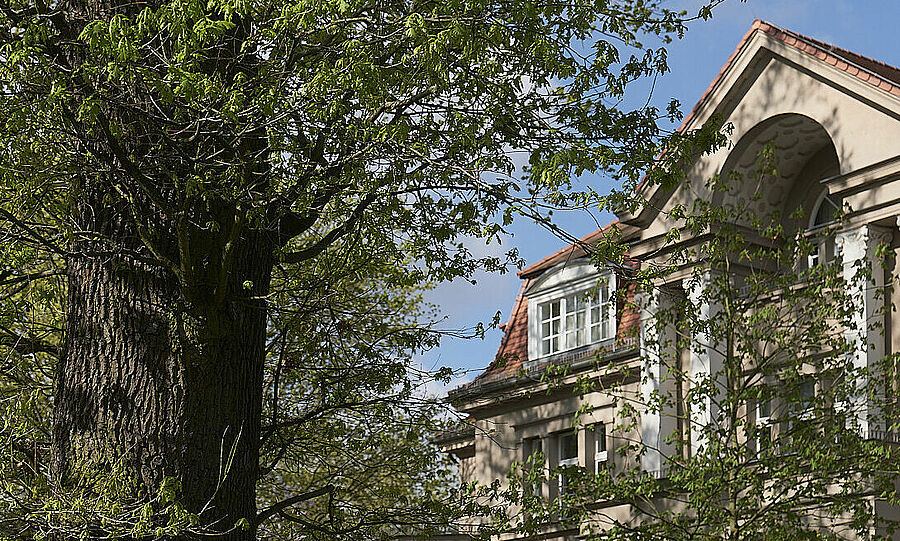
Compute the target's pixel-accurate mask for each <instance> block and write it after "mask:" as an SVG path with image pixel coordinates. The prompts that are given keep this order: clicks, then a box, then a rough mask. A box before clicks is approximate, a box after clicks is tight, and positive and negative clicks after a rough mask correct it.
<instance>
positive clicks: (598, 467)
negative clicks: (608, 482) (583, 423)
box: [594, 423, 609, 473]
mask: <svg viewBox="0 0 900 541" xmlns="http://www.w3.org/2000/svg"><path fill="white" fill-rule="evenodd" d="M608 459H609V453H608V452H607V450H606V425H605V424H603V423H597V424H595V425H594V472H596V473H600V472H601V471H602V470H603V468H604V467H605V466H606V461H607V460H608Z"/></svg>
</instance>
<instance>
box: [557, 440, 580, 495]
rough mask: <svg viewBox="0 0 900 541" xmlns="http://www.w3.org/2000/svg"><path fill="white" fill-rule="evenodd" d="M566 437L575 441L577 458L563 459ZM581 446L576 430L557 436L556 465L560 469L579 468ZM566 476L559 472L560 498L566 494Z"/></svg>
mask: <svg viewBox="0 0 900 541" xmlns="http://www.w3.org/2000/svg"><path fill="white" fill-rule="evenodd" d="M565 437H571V438H572V439H573V440H575V456H574V457H569V458H563V439H564V438H565ZM578 451H579V445H578V432H576V431H574V430H569V431H566V432H560V433H559V434H557V435H556V457H557V459H556V465H557V467H559V468H577V467H578V466H579V465H580V464H579V463H578V458H579V452H578ZM565 477H566V474H565V473H563V472H559V476H558V478H557V487H558V490H559V496H560V498H562V496H563V495H564V494H566V482H565Z"/></svg>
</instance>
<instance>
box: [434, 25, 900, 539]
mask: <svg viewBox="0 0 900 541" xmlns="http://www.w3.org/2000/svg"><path fill="white" fill-rule="evenodd" d="M712 119H719V120H720V121H721V122H722V123H723V124H725V125H728V126H730V128H731V129H730V131H729V132H728V139H729V144H727V145H725V146H723V147H722V148H720V149H719V150H718V151H716V152H714V153H711V154H706V155H703V156H700V157H699V158H696V159H695V160H694V161H693V162H692V163H690V164H689V166H688V167H687V172H686V174H687V179H688V180H687V182H685V183H684V184H682V185H681V186H678V187H676V188H665V187H663V186H643V187H641V188H639V189H640V190H643V192H642V193H641V194H640V195H641V196H642V197H643V198H644V199H645V201H646V202H647V204H645V205H644V206H643V207H642V208H641V209H640V210H639V211H638V212H636V213H628V212H624V211H623V212H622V213H620V215H619V216H618V220H617V221H616V222H615V223H613V224H611V225H609V226H607V227H606V228H603V229H600V230H598V231H596V232H594V233H592V234H590V235H588V236H587V237H585V238H584V239H582V243H579V244H577V245H572V246H569V247H567V248H565V249H563V250H561V251H559V252H558V253H556V254H553V255H551V256H549V257H547V258H546V259H544V260H542V261H540V262H538V263H535V264H533V265H531V266H529V267H527V268H525V269H524V270H522V271H520V272H519V277H520V278H521V280H522V287H521V292H520V294H519V296H518V298H517V299H516V301H515V304H514V308H513V310H512V313H511V316H510V319H509V320H508V322H507V323H506V324H505V327H504V336H503V339H502V342H501V344H500V348H499V351H498V354H497V357H496V360H495V361H494V362H493V363H492V364H491V365H490V366H489V367H488V369H487V370H486V371H485V372H484V373H483V374H481V375H480V376H478V377H477V378H476V379H475V380H474V381H472V382H471V383H468V384H466V385H463V386H462V387H460V388H457V389H455V390H454V391H452V392H451V393H450V395H449V398H450V401H451V402H452V403H453V405H454V407H455V408H456V409H457V410H458V411H459V412H461V413H462V414H464V415H465V416H466V417H467V419H468V420H467V422H466V423H465V424H464V425H463V426H462V427H461V428H460V430H458V431H456V432H452V433H446V434H444V435H442V436H441V438H440V442H441V444H442V445H443V446H444V447H445V449H447V450H448V451H449V452H450V453H452V454H453V455H455V456H456V457H457V458H458V460H459V469H460V475H461V477H462V480H463V481H465V482H470V481H477V482H479V483H481V484H483V485H489V484H490V483H491V482H493V481H494V480H496V479H501V480H503V479H505V478H506V476H507V474H508V472H509V471H510V469H511V468H513V467H514V465H515V464H518V463H523V462H525V461H526V460H527V458H528V457H530V456H533V455H535V452H536V451H540V453H539V454H538V456H541V460H543V461H544V466H545V467H546V470H547V471H551V470H553V468H555V467H560V466H569V465H571V466H577V467H579V468H581V469H583V470H584V471H587V472H599V471H601V470H604V469H612V470H616V471H623V470H625V469H629V468H631V469H638V470H640V471H642V472H644V473H645V474H646V475H651V476H654V477H655V478H660V477H665V475H666V468H667V466H666V464H667V461H669V460H672V457H676V456H677V457H681V456H685V457H689V456H690V455H691V453H692V452H696V450H697V449H698V448H699V447H700V446H702V445H703V441H702V438H703V436H702V431H700V430H697V429H694V430H693V431H692V430H691V428H690V427H691V426H695V427H696V426H705V425H706V424H708V423H709V422H710V420H711V419H712V418H713V417H714V416H715V408H716V406H715V404H714V402H715V400H710V398H709V396H707V398H706V400H707V402H708V403H694V404H692V405H691V406H690V407H688V406H682V405H681V404H682V403H681V401H680V399H679V400H676V401H674V402H673V403H672V404H668V405H665V406H662V407H658V408H645V409H644V410H643V411H640V412H639V416H638V420H637V422H636V423H635V424H634V425H633V426H631V427H630V428H623V427H622V422H621V418H622V415H621V413H622V412H621V411H620V409H621V408H622V399H621V398H622V395H621V393H622V392H625V393H631V395H632V396H634V397H638V398H643V399H644V401H646V400H649V399H650V398H651V397H653V396H658V395H659V393H661V392H662V391H666V393H668V394H671V395H672V396H679V397H682V396H686V395H688V394H689V393H690V392H691V388H690V387H691V385H692V382H697V381H702V379H703V377H704V374H705V375H707V376H708V375H710V374H714V373H715V372H716V371H717V367H720V366H721V363H722V359H720V358H719V352H717V351H716V350H715V348H712V347H709V348H706V349H704V348H703V347H686V348H684V347H683V348H681V349H679V350H677V351H675V350H674V349H673V350H672V351H661V350H662V349H665V348H666V347H667V345H671V344H674V343H675V342H676V340H674V339H673V340H669V341H667V340H663V339H661V337H660V336H659V333H660V332H664V331H660V330H656V329H657V326H655V325H654V323H653V318H654V314H655V313H657V312H659V311H660V310H663V309H664V308H665V305H666V303H669V302H672V301H671V299H672V298H680V299H692V300H693V306H695V307H697V310H698V311H699V312H700V313H699V315H700V317H701V318H702V317H714V314H715V313H716V310H718V309H719V307H717V306H715V305H714V303H712V302H709V301H708V300H705V299H704V297H703V295H702V293H701V291H702V288H703V287H704V284H703V283H702V282H703V281H702V279H701V280H700V281H699V282H698V279H697V276H698V273H697V270H698V266H702V265H704V262H703V261H700V260H698V261H687V262H681V264H680V265H675V266H674V267H673V269H672V270H671V272H667V273H666V274H665V275H662V276H660V277H657V278H656V279H655V280H656V282H655V283H654V288H653V292H647V291H638V292H635V291H634V290H633V289H629V288H630V287H631V286H630V282H629V279H628V277H629V276H630V273H631V272H633V271H634V269H636V268H645V267H647V266H653V265H660V266H663V265H671V261H669V260H667V257H669V255H670V254H671V253H672V250H673V248H672V246H673V244H672V241H671V238H672V237H671V235H670V232H672V231H673V230H679V229H682V228H683V227H684V224H683V223H682V222H679V220H678V219H677V218H676V217H677V215H678V213H677V212H674V211H675V210H676V209H677V208H679V207H681V206H689V205H691V204H693V202H694V201H696V200H700V201H706V202H710V203H711V204H712V205H714V206H723V207H726V206H729V205H733V204H735V203H736V202H737V200H738V199H742V198H743V199H742V200H744V201H750V202H751V203H752V205H753V206H754V208H755V209H756V211H758V212H759V213H760V214H765V215H767V216H772V215H778V213H781V214H782V215H783V216H785V217H784V218H783V220H782V222H783V224H784V225H785V227H787V228H794V229H795V230H796V231H797V232H798V234H799V235H801V236H803V235H806V238H809V239H811V244H812V246H813V250H811V251H810V252H809V254H808V256H806V259H805V263H804V264H805V265H807V266H808V267H810V268H812V267H815V266H817V265H821V264H824V263H826V262H834V261H838V262H839V263H838V264H839V265H840V266H842V269H841V270H842V272H843V274H844V276H845V277H849V276H851V275H853V274H854V273H856V272H858V270H857V269H859V268H861V266H860V262H863V263H865V262H871V263H873V264H872V265H871V266H870V268H871V269H873V270H872V272H871V276H870V277H867V279H866V281H865V284H867V285H864V286H848V287H859V288H860V289H859V291H855V292H854V293H857V294H858V295H857V296H858V297H859V299H860V305H859V307H858V310H857V312H858V314H857V316H855V317H857V318H858V319H859V321H860V323H861V324H860V325H859V326H858V327H856V328H855V329H853V330H851V329H850V328H849V327H848V328H847V329H846V330H844V331H840V332H842V333H844V334H845V335H846V338H847V339H848V341H849V342H851V343H857V344H862V346H861V347H857V348H853V349H852V350H851V351H850V352H849V353H848V355H850V356H851V357H852V359H851V363H852V364H853V365H854V366H860V367H869V366H874V365H875V364H877V363H878V362H879V361H880V360H881V359H884V358H885V357H886V356H890V355H892V354H894V353H897V352H900V325H896V326H895V325H893V324H892V323H893V320H892V316H891V312H890V311H889V310H887V311H886V310H884V307H885V306H886V305H887V304H886V303H890V304H893V305H900V298H898V296H900V288H891V287H889V286H890V285H891V284H893V283H894V282H895V281H896V279H897V277H898V275H900V267H898V266H897V264H896V258H895V257H893V254H894V253H895V252H896V249H897V247H898V246H900V233H898V222H900V70H898V69H897V68H894V67H891V66H888V65H886V64H883V63H880V62H877V61H875V60H872V59H869V58H866V57H863V56H860V55H857V54H855V53H852V52H850V51H846V50H843V49H840V48H837V47H834V46H831V45H828V44H825V43H822V42H820V41H817V40H814V39H812V38H808V37H805V36H801V35H799V34H796V33H794V32H791V31H788V30H785V29H782V28H778V27H776V26H774V25H772V24H769V23H765V22H762V21H756V22H755V23H754V24H753V26H752V28H751V29H750V31H749V32H748V33H747V35H746V36H744V38H743V39H742V40H741V42H740V44H739V45H738V47H737V49H736V51H735V52H734V54H733V55H732V57H731V58H730V59H729V61H728V62H727V64H726V65H725V66H724V67H723V68H722V70H721V71H720V73H719V75H718V76H717V77H716V79H715V80H714V81H713V82H712V84H711V85H710V87H709V89H708V90H707V91H706V92H705V94H704V95H703V97H702V98H701V100H700V101H699V103H698V104H697V105H696V106H695V107H694V109H693V111H692V112H691V114H690V115H689V116H688V117H687V118H686V119H685V121H684V123H683V125H682V128H681V129H682V130H685V131H692V130H695V129H698V128H699V127H701V126H703V125H704V124H705V123H707V122H710V121H711V120H712ZM766 148H774V149H776V150H777V152H778V162H777V163H778V166H777V170H775V171H772V174H771V175H770V176H769V180H768V181H767V183H766V184H765V185H764V186H762V189H761V186H760V184H759V183H756V184H754V183H753V182H743V184H742V185H740V186H738V188H737V189H736V190H735V191H731V192H722V191H718V190H716V188H715V186H713V185H711V184H710V183H709V182H708V180H709V179H710V178H716V177H717V176H718V177H724V176H726V175H732V176H733V178H743V179H749V178H754V172H753V170H754V168H755V167H757V166H758V163H759V156H760V154H761V153H762V151H763V150H764V149H766ZM794 208H802V209H803V210H804V212H803V214H802V217H797V216H793V217H791V218H788V217H787V216H788V215H789V214H791V210H792V209H794ZM839 209H843V210H844V211H845V214H844V217H843V220H842V221H841V222H840V223H839V224H837V225H835V224H832V227H833V228H834V229H836V233H835V235H834V237H833V238H832V239H831V240H827V241H826V240H822V241H818V240H816V239H815V237H813V236H811V235H813V234H814V233H815V232H816V231H817V230H818V228H820V227H821V226H823V224H829V223H831V222H832V220H831V218H832V215H833V214H834V212H835V211H836V210H839ZM612 230H615V232H616V235H617V236H618V237H619V238H620V239H622V240H623V241H624V242H626V243H627V245H628V253H629V257H630V259H629V260H627V261H626V263H625V264H620V265H618V266H617V265H607V266H605V267H602V268H601V269H600V270H598V268H597V266H596V265H595V264H594V263H593V262H592V261H591V259H590V258H589V257H587V255H588V252H589V251H590V248H589V247H590V245H591V244H592V243H593V242H596V241H597V239H599V238H601V237H603V236H604V235H606V234H609V233H610V232H611V231H612ZM697 241H698V235H696V234H689V233H687V232H684V233H683V234H682V235H681V237H680V238H679V240H678V241H677V242H675V243H674V245H675V247H683V246H686V245H689V244H690V243H692V242H697ZM885 250H887V252H888V254H887V255H888V257H887V259H886V260H885V259H883V258H882V259H879V260H878V261H877V262H876V258H878V257H881V256H884V255H885ZM882 261H886V263H883V262H882ZM699 276H701V277H702V276H703V274H702V273H700V274H699ZM848 283H849V282H848ZM659 328H660V329H661V328H662V327H659ZM652 333H656V334H655V335H653V334H652ZM671 347H672V348H675V346H674V345H673V346H671ZM663 356H668V357H669V358H670V359H671V358H676V361H674V362H676V363H678V364H679V366H680V367H681V369H682V370H683V373H684V374H687V375H688V376H689V377H685V378H683V379H677V378H673V377H667V373H666V371H667V368H666V366H667V363H663V362H660V361H659V359H661V358H662V357H663ZM548 367H551V368H552V367H560V368H559V370H557V371H556V372H555V373H556V377H554V378H548V377H547V374H548ZM551 372H552V371H551ZM585 378H587V379H591V380H593V381H594V382H598V381H599V382H601V384H599V385H594V386H592V387H591V388H590V389H588V390H586V391H585V390H584V389H582V388H580V387H579V382H580V381H584V379H585ZM603 378H613V379H616V378H618V379H616V381H617V388H618V389H619V390H620V392H619V394H618V395H616V394H615V393H609V392H605V391H604V390H603V389H604V388H605V385H603V384H602V381H603ZM550 379H552V381H550ZM675 387H677V388H675ZM798 388H799V389H800V391H799V392H800V393H801V394H803V393H804V392H807V390H806V388H805V387H804V386H803V383H802V382H801V384H800V385H799V386H798ZM888 391H889V390H888ZM808 392H809V393H810V394H814V393H815V392H816V389H815V388H814V387H813V386H810V387H809V390H808ZM862 400H863V401H865V398H864V397H863V398H862ZM636 402H637V403H639V402H641V400H636ZM874 407H875V406H874V405H873V406H868V405H867V404H863V405H862V407H860V408H856V409H855V410H854V411H856V413H855V414H854V415H855V417H854V419H853V426H854V427H856V429H857V430H858V431H859V432H860V433H861V434H862V436H863V438H864V439H878V438H881V439H884V438H889V437H892V436H891V433H892V432H891V426H890V425H891V422H890V419H889V416H888V415H886V414H884V412H877V413H878V414H877V415H876V412H874V411H873V410H872V408H874ZM679 408H681V409H679ZM638 409H640V407H638ZM744 411H745V414H746V415H747V416H748V417H750V418H752V422H753V423H754V425H755V426H756V427H762V426H765V425H766V422H767V420H768V419H769V418H770V416H771V415H772V414H771V412H770V411H769V406H768V405H767V404H764V403H763V402H759V403H756V404H752V405H747V406H746V409H745V410H744ZM667 413H670V414H667ZM575 426H578V427H580V428H579V429H577V430H576V429H573V427H575ZM780 430H784V429H783V428H782V429H780ZM679 433H680V434H682V435H683V441H675V440H673V439H672V438H670V437H668V436H669V435H671V434H679ZM754 434H756V432H754ZM753 437H754V438H756V439H755V440H754V442H755V443H752V444H750V443H748V446H749V447H750V448H753V447H754V446H757V447H758V446H760V445H762V444H761V443H759V441H757V439H758V438H759V436H758V435H754V436H753ZM634 441H637V442H640V443H641V444H642V449H643V450H642V452H641V453H639V456H632V455H629V453H628V451H627V448H628V443H629V442H634ZM622 449H625V450H624V451H621V450H622ZM616 450H620V451H616ZM566 483H567V479H566V477H565V476H564V475H556V476H554V475H549V476H547V478H546V479H545V481H544V482H543V483H542V486H540V487H536V489H535V490H536V492H537V493H538V494H540V495H541V496H542V497H543V498H545V499H548V500H553V499H555V498H558V497H559V496H560V494H563V493H565V492H566ZM666 505H668V506H669V508H672V509H674V508H676V507H677V505H678V504H676V503H672V502H669V503H668V504H666ZM872 505H874V506H876V507H878V506H882V507H883V509H882V508H880V507H879V511H878V512H879V513H881V514H883V515H884V516H886V517H887V516H893V513H894V510H893V508H891V507H890V506H888V505H887V504H884V503H883V502H880V501H879V500H878V498H873V499H872ZM599 514H602V515H603V516H604V517H606V519H605V520H606V521H607V522H608V523H609V524H615V523H627V522H628V521H629V520H630V519H631V516H632V515H633V514H634V508H633V507H631V506H629V505H619V504H616V503H609V504H608V505H606V506H604V507H603V509H602V513H599ZM473 520H474V521H477V519H473ZM825 527H826V528H827V527H828V525H825ZM582 531H583V524H578V523H568V524H567V523H566V522H565V521H558V522H557V523H555V524H548V525H547V526H546V529H545V531H544V532H543V534H544V535H545V538H554V539H555V538H573V539H574V538H577V537H578V535H580V534H581V533H582ZM510 537H511V538H514V537H516V536H515V535H513V534H510Z"/></svg>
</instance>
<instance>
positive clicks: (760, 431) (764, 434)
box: [756, 398, 775, 453]
mask: <svg viewBox="0 0 900 541" xmlns="http://www.w3.org/2000/svg"><path fill="white" fill-rule="evenodd" d="M774 431H775V425H774V424H773V423H772V400H771V399H769V398H765V399H761V400H757V401H756V451H757V452H758V453H762V452H764V451H766V450H768V449H769V448H770V447H771V446H772V442H773V441H774V439H775V433H774Z"/></svg>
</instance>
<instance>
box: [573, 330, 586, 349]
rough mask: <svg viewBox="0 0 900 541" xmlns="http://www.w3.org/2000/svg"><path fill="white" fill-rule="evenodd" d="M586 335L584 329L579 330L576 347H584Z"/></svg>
mask: <svg viewBox="0 0 900 541" xmlns="http://www.w3.org/2000/svg"><path fill="white" fill-rule="evenodd" d="M584 334H585V332H584V329H578V333H577V337H576V339H575V341H576V342H577V344H576V345H579V346H583V345H584V344H585V341H584Z"/></svg>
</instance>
